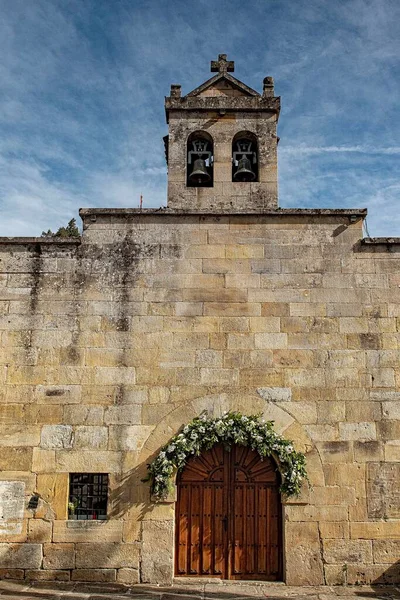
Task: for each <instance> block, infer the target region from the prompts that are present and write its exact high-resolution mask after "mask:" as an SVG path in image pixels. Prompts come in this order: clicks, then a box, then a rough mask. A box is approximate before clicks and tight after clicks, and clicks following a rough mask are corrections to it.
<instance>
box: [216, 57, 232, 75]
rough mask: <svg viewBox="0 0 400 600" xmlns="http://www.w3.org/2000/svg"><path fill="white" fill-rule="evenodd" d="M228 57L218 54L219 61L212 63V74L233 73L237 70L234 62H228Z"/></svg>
mask: <svg viewBox="0 0 400 600" xmlns="http://www.w3.org/2000/svg"><path fill="white" fill-rule="evenodd" d="M226 56H227V55H226V54H218V60H212V61H211V72H212V73H215V72H216V73H218V72H219V73H227V72H228V73H232V72H233V71H234V70H235V63H234V61H233V60H226Z"/></svg>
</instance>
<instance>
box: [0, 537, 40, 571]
mask: <svg viewBox="0 0 400 600" xmlns="http://www.w3.org/2000/svg"><path fill="white" fill-rule="evenodd" d="M41 564H42V546H41V544H1V543H0V568H2V569H39V568H40V567H41Z"/></svg>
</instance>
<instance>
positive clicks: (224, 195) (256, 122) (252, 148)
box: [164, 54, 280, 212]
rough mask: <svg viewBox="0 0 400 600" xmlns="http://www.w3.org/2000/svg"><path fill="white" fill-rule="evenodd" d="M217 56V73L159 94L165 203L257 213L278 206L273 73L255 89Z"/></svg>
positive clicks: (276, 101) (174, 206)
mask: <svg viewBox="0 0 400 600" xmlns="http://www.w3.org/2000/svg"><path fill="white" fill-rule="evenodd" d="M234 68H235V65H234V62H233V61H231V60H227V56H226V54H220V55H219V57H218V60H216V61H211V72H214V73H215V75H214V76H213V77H211V79H209V80H208V81H206V82H205V83H203V84H202V85H200V86H199V87H197V88H196V89H194V90H193V91H191V92H189V93H188V94H186V96H182V95H181V86H180V85H176V84H174V85H171V92H170V95H169V96H168V97H166V98H165V112H166V118H167V123H168V135H167V136H166V137H165V138H164V142H165V153H166V158H167V163H168V208H172V209H181V210H188V211H190V210H201V211H203V210H204V211H207V210H210V211H212V210H217V211H221V212H241V211H244V212H246V211H250V212H251V211H259V210H261V211H262V210H271V209H276V208H278V181H277V144H278V138H277V135H276V128H277V123H278V118H279V110H280V98H279V97H276V96H274V83H273V79H272V77H265V79H264V83H263V92H262V94H259V93H258V92H256V91H255V90H253V89H252V88H250V87H248V86H247V85H245V84H244V83H242V82H241V81H239V80H238V79H236V78H235V77H233V76H232V75H230V73H232V72H233V71H234Z"/></svg>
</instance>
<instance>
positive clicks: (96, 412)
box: [62, 404, 104, 425]
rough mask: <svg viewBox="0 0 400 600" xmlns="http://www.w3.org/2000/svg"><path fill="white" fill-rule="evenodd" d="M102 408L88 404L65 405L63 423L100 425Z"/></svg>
mask: <svg viewBox="0 0 400 600" xmlns="http://www.w3.org/2000/svg"><path fill="white" fill-rule="evenodd" d="M103 417H104V408H103V407H102V406H90V405H86V406H85V405H83V404H81V405H75V404H72V405H66V406H64V410H63V417H62V420H63V423H64V424H70V425H81V424H85V425H102V424H103Z"/></svg>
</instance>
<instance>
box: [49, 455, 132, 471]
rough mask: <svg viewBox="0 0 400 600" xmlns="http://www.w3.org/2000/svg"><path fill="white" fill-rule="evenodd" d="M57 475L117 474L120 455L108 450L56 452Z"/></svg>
mask: <svg viewBox="0 0 400 600" xmlns="http://www.w3.org/2000/svg"><path fill="white" fill-rule="evenodd" d="M56 457H57V459H56V467H55V469H54V470H55V471H57V472H58V473H107V472H108V473H118V472H119V471H120V470H121V454H120V452H113V451H110V450H97V451H96V450H86V451H85V452H82V451H80V450H56Z"/></svg>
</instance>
